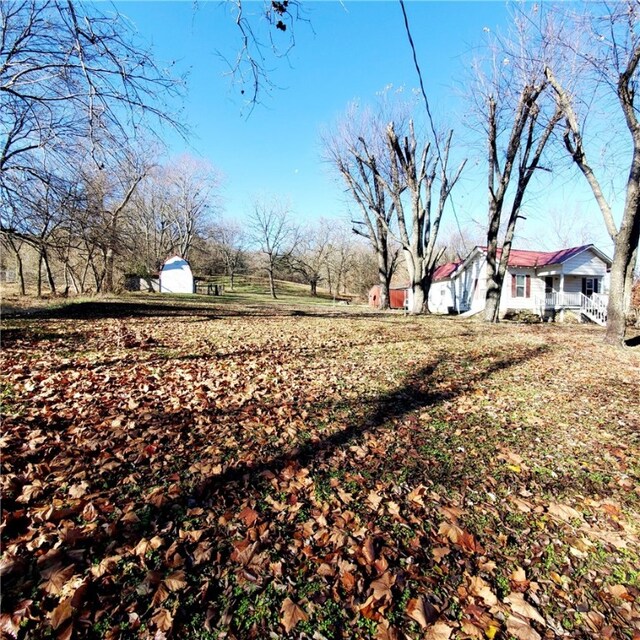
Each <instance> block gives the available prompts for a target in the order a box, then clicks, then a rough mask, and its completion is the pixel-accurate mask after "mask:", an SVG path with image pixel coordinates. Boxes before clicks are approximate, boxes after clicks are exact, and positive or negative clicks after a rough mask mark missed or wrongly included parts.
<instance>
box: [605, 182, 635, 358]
mask: <svg viewBox="0 0 640 640" xmlns="http://www.w3.org/2000/svg"><path fill="white" fill-rule="evenodd" d="M638 205H639V197H638V187H637V186H636V188H635V193H634V194H631V196H629V194H628V196H627V202H626V205H625V212H624V216H623V219H622V223H621V225H620V230H619V231H618V234H617V235H616V241H615V248H614V252H613V264H612V265H611V285H610V290H609V304H608V306H607V333H606V335H605V342H606V343H608V344H612V345H617V346H622V345H623V344H624V338H625V333H626V329H627V310H628V307H626V306H625V302H626V299H627V296H626V295H625V293H626V291H625V290H626V285H627V281H628V280H627V279H628V274H629V272H632V271H633V269H634V267H635V258H636V255H637V251H638V242H639V240H640V238H639V236H640V212H639V211H638ZM628 299H629V300H630V296H629V298H628Z"/></svg>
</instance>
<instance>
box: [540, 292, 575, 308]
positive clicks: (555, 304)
mask: <svg viewBox="0 0 640 640" xmlns="http://www.w3.org/2000/svg"><path fill="white" fill-rule="evenodd" d="M581 295H582V294H581V293H580V292H578V293H573V292H566V291H553V292H551V293H545V295H544V298H542V299H541V300H539V306H541V307H544V308H546V309H563V308H565V309H566V308H567V307H574V308H576V309H577V308H578V307H580V304H581V300H580V296H581Z"/></svg>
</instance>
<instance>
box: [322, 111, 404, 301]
mask: <svg viewBox="0 0 640 640" xmlns="http://www.w3.org/2000/svg"><path fill="white" fill-rule="evenodd" d="M385 124H386V123H384V116H383V115H382V114H374V113H373V112H372V111H370V110H365V111H364V113H363V114H362V115H360V114H359V113H358V108H357V106H355V105H351V106H350V107H349V109H348V110H347V113H346V115H345V116H344V118H343V119H342V120H341V122H340V123H339V124H338V125H337V127H336V129H335V131H334V132H333V133H332V134H328V135H325V136H324V140H323V146H324V154H325V158H326V159H327V161H328V162H329V163H330V164H331V165H332V167H333V168H334V169H335V170H336V171H337V172H338V174H339V175H340V176H341V178H342V179H343V180H344V182H345V184H346V185H347V191H348V193H349V195H350V196H351V197H352V198H353V199H354V200H355V202H356V205H357V207H358V213H359V216H356V217H354V218H353V219H352V225H353V226H352V229H353V232H354V233H355V234H356V235H358V236H360V237H362V238H366V239H367V240H368V241H369V243H370V245H371V247H372V248H373V250H374V252H375V255H376V259H377V262H378V283H379V285H380V308H381V309H387V308H388V307H389V285H390V283H391V277H392V276H393V268H394V267H395V264H396V258H397V256H394V252H393V251H392V250H391V248H390V244H389V227H390V225H391V221H392V218H393V214H394V204H393V199H392V198H390V197H389V195H388V193H387V192H386V189H385V187H384V184H383V182H382V181H381V180H380V175H382V174H383V173H385V172H388V165H387V167H386V168H385V166H384V163H385V162H387V150H386V142H385V137H384V129H385Z"/></svg>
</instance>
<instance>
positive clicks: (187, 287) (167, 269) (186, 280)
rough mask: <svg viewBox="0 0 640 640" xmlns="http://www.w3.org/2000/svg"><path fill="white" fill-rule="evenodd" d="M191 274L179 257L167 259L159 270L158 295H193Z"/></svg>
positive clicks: (185, 263)
mask: <svg viewBox="0 0 640 640" xmlns="http://www.w3.org/2000/svg"><path fill="white" fill-rule="evenodd" d="M194 291H195V289H194V281H193V273H192V272H191V267H190V266H189V263H188V262H187V261H186V260H185V259H184V258H181V257H180V256H172V257H171V258H167V259H166V260H165V261H164V264H163V265H162V269H161V270H160V293H194Z"/></svg>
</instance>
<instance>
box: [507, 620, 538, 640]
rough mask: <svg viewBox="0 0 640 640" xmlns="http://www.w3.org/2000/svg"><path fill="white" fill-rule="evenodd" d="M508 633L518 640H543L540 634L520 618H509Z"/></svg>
mask: <svg viewBox="0 0 640 640" xmlns="http://www.w3.org/2000/svg"><path fill="white" fill-rule="evenodd" d="M507 631H508V632H509V633H510V634H511V635H512V636H513V637H515V638H518V640H542V638H541V636H540V634H539V633H538V632H537V631H536V630H535V629H533V628H532V627H531V625H530V624H529V623H528V622H527V621H526V620H524V619H523V618H520V617H519V616H509V617H508V618H507Z"/></svg>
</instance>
